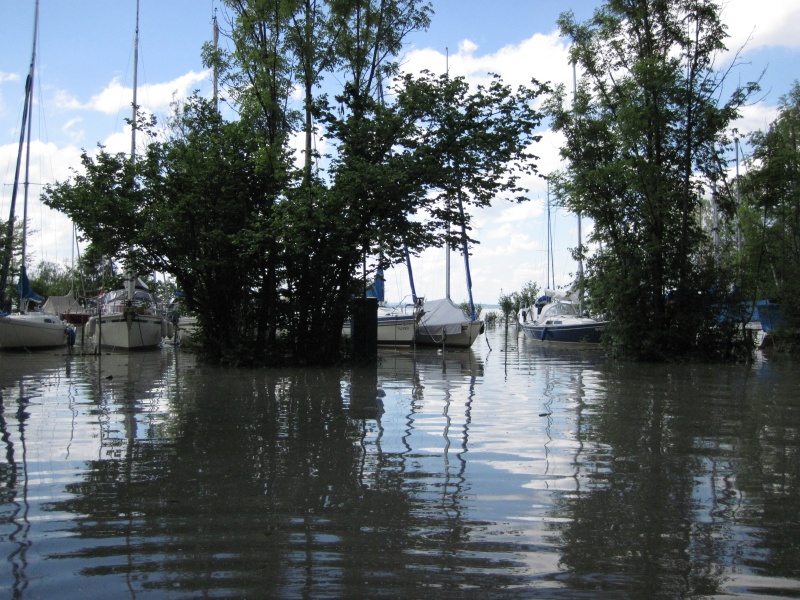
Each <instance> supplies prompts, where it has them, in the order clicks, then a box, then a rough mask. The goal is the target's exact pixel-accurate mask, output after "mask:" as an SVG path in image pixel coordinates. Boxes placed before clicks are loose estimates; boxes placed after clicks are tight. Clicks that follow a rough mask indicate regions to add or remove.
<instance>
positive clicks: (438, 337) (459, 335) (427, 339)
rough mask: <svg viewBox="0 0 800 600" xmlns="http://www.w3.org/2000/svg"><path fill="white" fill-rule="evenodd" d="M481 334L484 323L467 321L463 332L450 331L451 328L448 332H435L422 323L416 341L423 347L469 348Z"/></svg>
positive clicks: (439, 330)
mask: <svg viewBox="0 0 800 600" xmlns="http://www.w3.org/2000/svg"><path fill="white" fill-rule="evenodd" d="M481 333H483V322H482V321H465V322H463V323H461V330H460V331H458V332H452V331H450V327H448V328H447V330H442V328H437V329H436V330H434V329H433V328H428V327H426V326H425V325H424V324H423V323H420V324H419V326H418V327H417V333H416V336H415V340H416V342H417V344H420V345H422V346H439V347H442V346H444V347H446V348H469V347H471V346H472V344H473V342H474V341H475V340H476V339H478V336H479V335H480V334H481Z"/></svg>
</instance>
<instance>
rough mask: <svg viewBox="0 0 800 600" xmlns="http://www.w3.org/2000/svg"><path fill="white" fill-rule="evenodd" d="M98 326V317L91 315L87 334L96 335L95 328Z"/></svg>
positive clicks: (89, 335)
mask: <svg viewBox="0 0 800 600" xmlns="http://www.w3.org/2000/svg"><path fill="white" fill-rule="evenodd" d="M96 327H97V317H90V318H89V320H88V321H86V335H87V336H88V337H92V336H94V330H95V328H96Z"/></svg>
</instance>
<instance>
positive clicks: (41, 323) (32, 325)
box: [0, 312, 75, 350]
mask: <svg viewBox="0 0 800 600" xmlns="http://www.w3.org/2000/svg"><path fill="white" fill-rule="evenodd" d="M74 341H75V335H74V330H72V329H71V328H70V327H69V326H68V325H66V324H65V323H63V322H62V321H61V320H60V319H59V318H58V317H56V316H55V315H48V314H46V313H40V312H28V313H18V314H9V315H3V316H0V348H2V349H3V350H23V349H24V350H33V349H46V348H58V347H67V346H68V345H71V344H72V343H74Z"/></svg>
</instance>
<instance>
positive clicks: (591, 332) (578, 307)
mask: <svg viewBox="0 0 800 600" xmlns="http://www.w3.org/2000/svg"><path fill="white" fill-rule="evenodd" d="M580 219H581V217H580V215H578V246H580V245H581V225H580ZM552 253H553V241H552V236H551V230H550V192H549V189H548V193H547V285H546V288H545V290H544V293H543V295H542V296H540V297H539V298H537V300H536V301H535V302H534V304H533V306H526V307H524V308H522V309H520V311H519V313H518V315H517V319H518V322H519V326H520V327H521V328H522V331H523V332H524V333H525V335H526V336H527V337H529V338H530V339H532V340H535V341H539V342H556V343H567V344H597V343H599V342H600V338H601V336H602V333H603V329H604V328H605V326H606V322H605V321H598V320H596V319H593V318H592V317H590V316H589V315H587V314H585V313H584V311H583V298H582V295H581V293H580V290H579V291H578V293H577V294H576V293H574V292H570V291H564V290H555V289H554V288H555V279H554V278H553V279H552V280H551V279H550V278H551V276H553V277H554V273H553V270H552V269H551V264H550V261H551V258H552ZM582 283H583V263H582V262H581V261H579V262H578V287H579V288H580V286H581V285H582Z"/></svg>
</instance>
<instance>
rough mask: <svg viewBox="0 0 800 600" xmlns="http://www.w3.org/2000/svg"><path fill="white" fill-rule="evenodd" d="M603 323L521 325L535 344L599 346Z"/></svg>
mask: <svg viewBox="0 0 800 600" xmlns="http://www.w3.org/2000/svg"><path fill="white" fill-rule="evenodd" d="M605 326H606V324H605V323H604V322H593V323H575V324H560V323H551V324H544V325H542V324H539V325H533V324H523V325H522V330H523V331H524V332H525V335H527V336H528V337H529V338H530V339H532V340H535V341H537V342H556V343H565V344H599V343H600V338H601V336H602V335H603V329H604V328H605Z"/></svg>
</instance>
